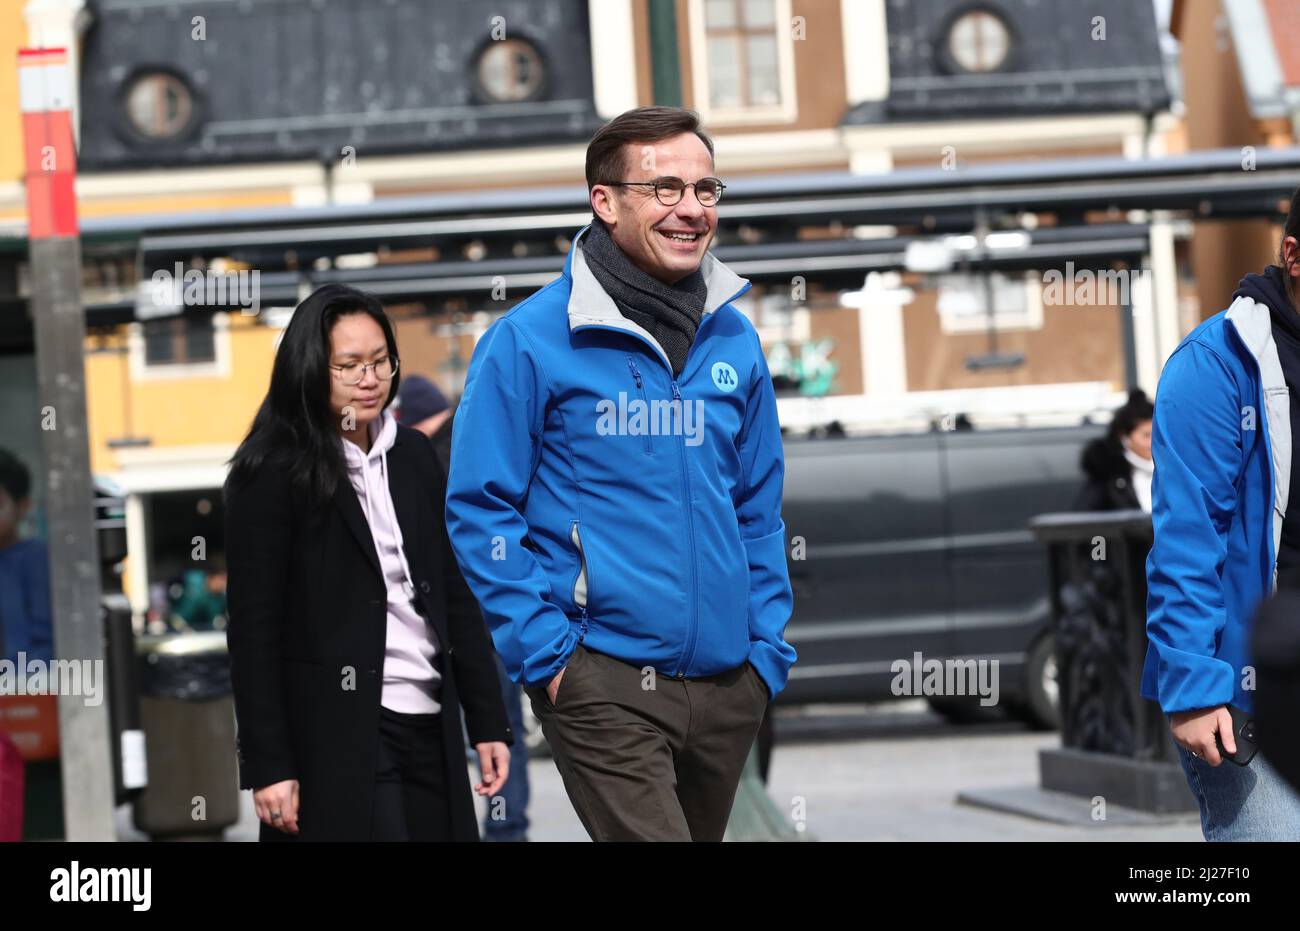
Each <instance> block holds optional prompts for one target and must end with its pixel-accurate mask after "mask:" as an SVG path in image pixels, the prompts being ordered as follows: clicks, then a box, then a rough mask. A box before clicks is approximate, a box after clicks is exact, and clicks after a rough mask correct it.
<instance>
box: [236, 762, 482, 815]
mask: <svg viewBox="0 0 1300 931" xmlns="http://www.w3.org/2000/svg"><path fill="white" fill-rule="evenodd" d="M503 746H504V745H503ZM253 807H254V808H255V809H257V817H258V818H259V819H260V820H261V821H262V822H263V823H265V824H269V825H270V826H271V827H273V828H275V829H276V830H279V831H283V832H284V833H286V834H297V833H298V780H297V779H286V780H284V781H283V782H276V783H273V784H272V785H269V786H263V787H262V788H260V789H258V790H257V791H256V792H254V793H253Z"/></svg>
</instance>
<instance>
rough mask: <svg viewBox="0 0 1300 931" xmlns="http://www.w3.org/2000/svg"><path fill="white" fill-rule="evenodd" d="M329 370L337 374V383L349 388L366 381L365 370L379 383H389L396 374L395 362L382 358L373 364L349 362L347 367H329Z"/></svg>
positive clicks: (387, 357) (389, 358)
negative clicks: (371, 372) (373, 374)
mask: <svg viewBox="0 0 1300 931" xmlns="http://www.w3.org/2000/svg"><path fill="white" fill-rule="evenodd" d="M330 368H332V369H333V370H334V371H336V372H338V373H339V381H341V382H342V383H343V384H345V385H347V386H349V387H351V386H353V385H359V384H361V383H362V382H363V381H365V380H366V369H370V370H372V371H373V372H374V373H375V377H376V378H378V379H379V380H380V381H391V380H392V377H393V376H394V375H396V374H397V360H396V359H395V358H393V357H392V356H384V357H383V358H382V359H376V360H375V361H374V362H364V363H363V362H349V363H348V364H347V365H331V366H330Z"/></svg>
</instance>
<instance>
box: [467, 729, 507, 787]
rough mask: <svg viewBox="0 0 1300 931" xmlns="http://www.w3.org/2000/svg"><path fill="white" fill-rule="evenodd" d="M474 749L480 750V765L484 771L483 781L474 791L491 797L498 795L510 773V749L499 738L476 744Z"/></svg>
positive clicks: (480, 769) (481, 770) (480, 768)
mask: <svg viewBox="0 0 1300 931" xmlns="http://www.w3.org/2000/svg"><path fill="white" fill-rule="evenodd" d="M474 749H475V750H477V751H478V767H479V771H480V772H482V773H483V781H482V782H480V783H479V784H478V785H476V786H475V787H474V791H475V792H477V793H478V794H479V795H486V796H489V797H491V796H493V795H496V794H497V793H499V792H500V791H501V787H502V786H504V785H505V784H506V778H507V777H508V776H509V775H510V749H509V748H508V747H507V746H506V745H505V744H504V743H502V742H501V741H499V740H494V741H484V742H483V743H480V744H475V745H474Z"/></svg>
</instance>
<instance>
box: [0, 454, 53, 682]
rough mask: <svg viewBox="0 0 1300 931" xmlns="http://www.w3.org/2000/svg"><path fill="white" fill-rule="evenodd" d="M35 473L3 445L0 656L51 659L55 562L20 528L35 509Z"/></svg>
mask: <svg viewBox="0 0 1300 931" xmlns="http://www.w3.org/2000/svg"><path fill="white" fill-rule="evenodd" d="M31 488H32V475H31V472H30V471H28V469H27V466H25V465H23V463H22V462H21V461H20V460H19V459H18V457H16V456H15V455H14V454H13V453H11V452H9V451H8V450H5V449H0V659H8V660H12V661H15V662H16V661H17V659H18V654H19V653H22V654H24V655H25V658H26V659H38V660H42V661H44V662H49V661H50V660H52V659H53V658H54V630H53V627H52V625H51V619H50V561H49V557H48V555H47V554H46V550H45V544H44V543H42V542H41V541H40V540H23V539H20V538H19V536H18V530H19V528H20V527H21V526H22V523H23V520H25V519H26V517H27V512H28V510H29V509H30V508H31V504H32V500H31Z"/></svg>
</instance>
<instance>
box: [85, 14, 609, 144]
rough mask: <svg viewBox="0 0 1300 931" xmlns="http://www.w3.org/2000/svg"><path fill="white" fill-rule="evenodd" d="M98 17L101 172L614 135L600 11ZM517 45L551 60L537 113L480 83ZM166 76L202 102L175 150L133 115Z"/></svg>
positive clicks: (91, 140)
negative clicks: (606, 127) (156, 80)
mask: <svg viewBox="0 0 1300 931" xmlns="http://www.w3.org/2000/svg"><path fill="white" fill-rule="evenodd" d="M89 9H90V11H91V28H90V30H89V32H88V34H87V36H86V40H85V49H84V57H83V62H82V69H81V101H82V106H81V151H80V154H79V160H80V162H81V166H82V167H83V168H86V169H91V170H104V169H113V168H123V169H126V168H134V169H138V168H142V167H152V166H182V165H198V164H214V163H223V162H253V161H263V162H264V161H273V160H285V159H319V160H321V161H330V162H337V161H339V160H340V159H341V158H343V157H344V156H345V155H346V154H347V153H346V152H345V147H346V146H352V147H353V148H354V150H355V155H356V157H357V158H364V157H366V156H367V155H370V154H379V153H389V154H391V153H400V152H424V151H439V150H449V149H461V148H483V147H489V146H518V145H524V144H537V143H547V142H563V141H585V140H586V139H587V138H589V137H590V136H591V134H592V133H593V132H594V131H595V129H596V128H597V127H598V126H599V125H600V123H601V120H600V119H599V118H598V117H597V116H596V113H595V104H594V96H593V89H592V73H591V48H590V28H589V24H588V18H587V3H586V0H500V2H495V3H492V4H483V3H481V2H478V0H365V2H361V0H228V2H221V3H213V2H211V0H91V3H90V5H89ZM196 17H202V20H201V22H196V21H195V20H196ZM495 17H500V19H499V20H498V19H495ZM200 28H201V30H202V38H196V35H197V34H198V32H199V30H200ZM494 29H496V35H495V36H494ZM501 29H504V36H502V34H501V32H500V30H501ZM502 37H504V38H507V39H524V40H526V41H528V42H529V43H530V44H531V45H532V46H533V47H534V49H535V50H536V51H537V53H538V55H539V57H540V60H541V74H542V75H543V78H542V81H541V85H540V87H538V89H537V90H536V91H535V93H534V95H533V97H532V98H531V99H527V100H522V101H519V102H512V103H501V102H493V101H491V100H489V99H488V98H487V97H486V95H485V92H484V90H483V89H482V87H481V85H480V84H479V82H478V79H477V73H478V68H477V65H478V56H479V54H480V53H481V52H482V50H483V49H484V48H486V47H487V46H488V45H489V44H490V43H491V42H492V41H493V39H494V38H502ZM155 72H162V73H165V74H167V75H171V76H174V77H176V78H178V79H179V80H181V81H182V82H183V83H184V84H185V85H187V87H188V89H189V91H190V93H191V96H192V98H193V100H194V108H193V117H192V119H191V122H190V126H189V127H188V129H187V130H186V131H185V132H184V133H182V135H181V136H180V138H178V139H176V140H174V141H171V142H166V143H164V142H159V141H157V140H153V139H147V138H144V137H142V136H141V135H139V133H138V131H137V130H135V129H134V128H133V126H132V124H131V122H130V120H129V119H128V116H127V110H126V105H125V103H126V97H127V90H128V88H129V87H130V86H131V83H132V81H133V80H134V79H135V78H136V77H137V76H139V75H141V74H144V73H155Z"/></svg>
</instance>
